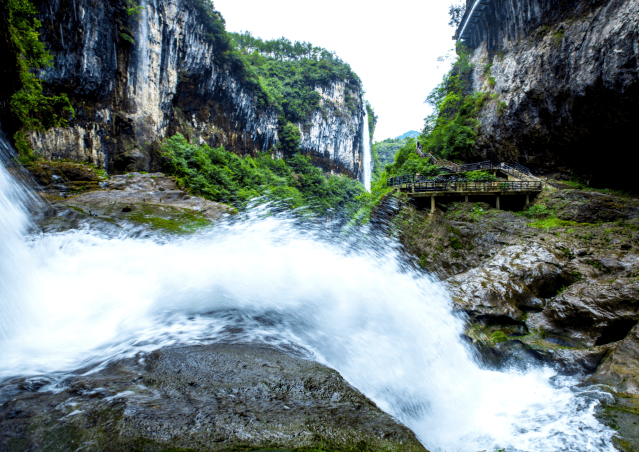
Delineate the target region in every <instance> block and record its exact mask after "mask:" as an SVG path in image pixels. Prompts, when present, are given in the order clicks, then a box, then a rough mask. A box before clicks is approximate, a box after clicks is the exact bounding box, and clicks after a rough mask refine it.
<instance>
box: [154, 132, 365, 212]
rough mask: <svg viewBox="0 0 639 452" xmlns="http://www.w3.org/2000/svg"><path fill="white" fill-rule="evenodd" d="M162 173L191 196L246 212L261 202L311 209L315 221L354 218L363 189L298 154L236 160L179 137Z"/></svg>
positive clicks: (165, 151) (170, 145) (166, 147)
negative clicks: (252, 202) (250, 205)
mask: <svg viewBox="0 0 639 452" xmlns="http://www.w3.org/2000/svg"><path fill="white" fill-rule="evenodd" d="M161 156H162V163H163V166H164V170H165V171H166V172H167V173H169V174H172V175H174V176H175V177H176V179H177V181H178V184H179V185H180V186H182V187H184V188H185V189H187V190H188V191H189V192H191V193H193V194H195V195H199V196H203V197H205V198H208V199H211V200H213V201H220V202H225V203H229V204H232V205H235V206H236V207H244V206H246V205H247V203H248V201H250V200H254V199H256V198H259V197H262V198H263V199H265V200H268V201H273V202H276V203H277V204H279V205H282V206H285V207H288V208H299V207H307V208H308V209H307V210H309V211H311V212H313V213H315V214H317V215H328V214H330V215H335V214H336V213H342V214H345V215H351V214H352V213H354V212H355V211H356V210H357V209H358V208H359V205H360V201H358V200H357V199H356V198H357V196H359V195H360V194H361V193H362V192H363V191H364V188H363V186H362V184H360V183H359V182H358V181H355V180H353V179H349V178H346V177H339V176H331V177H329V178H328V179H327V178H326V177H324V174H323V173H322V170H320V169H319V168H317V167H315V166H313V165H312V164H311V161H310V159H309V158H308V157H305V156H303V155H301V154H299V153H296V154H294V155H292V156H291V157H290V158H287V159H285V160H274V159H272V158H271V156H270V155H269V154H267V153H263V154H259V155H258V156H257V157H256V158H252V157H250V156H249V157H238V156H237V155H235V154H233V153H232V152H228V151H226V150H225V149H224V147H222V146H220V147H219V148H211V147H209V146H207V145H202V146H198V145H194V144H191V143H189V142H188V141H187V140H186V138H184V136H182V135H180V134H177V135H174V136H173V137H171V138H169V139H167V140H166V141H165V142H164V144H163V146H162V151H161Z"/></svg>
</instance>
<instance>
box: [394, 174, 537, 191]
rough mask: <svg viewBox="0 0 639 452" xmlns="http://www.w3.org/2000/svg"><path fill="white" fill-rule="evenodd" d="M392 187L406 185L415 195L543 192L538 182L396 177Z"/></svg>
mask: <svg viewBox="0 0 639 452" xmlns="http://www.w3.org/2000/svg"><path fill="white" fill-rule="evenodd" d="M388 183H389V185H390V186H401V185H406V188H408V189H410V190H411V191H412V192H415V193H423V192H460V193H478V192H491V193H494V192H519V191H541V190H542V188H543V187H542V182H541V181H539V182H536V181H513V182H506V181H498V182H428V181H425V182H421V181H417V182H415V178H414V176H403V177H394V178H391V179H389V181H388Z"/></svg>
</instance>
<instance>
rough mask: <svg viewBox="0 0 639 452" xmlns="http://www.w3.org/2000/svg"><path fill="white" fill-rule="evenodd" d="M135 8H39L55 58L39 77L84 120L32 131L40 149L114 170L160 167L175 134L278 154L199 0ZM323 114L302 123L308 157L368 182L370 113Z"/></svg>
mask: <svg viewBox="0 0 639 452" xmlns="http://www.w3.org/2000/svg"><path fill="white" fill-rule="evenodd" d="M129 3H130V4H129ZM129 3H126V2H124V1H115V2H107V3H100V4H95V3H92V2H89V1H88V0H74V1H67V0H43V1H42V2H40V3H39V4H37V7H38V9H39V11H40V20H41V21H42V24H43V28H42V30H41V33H42V39H43V41H44V42H45V44H46V46H47V48H48V49H49V51H50V52H51V54H52V55H53V56H54V66H53V67H52V68H50V69H46V70H45V71H43V72H42V74H41V76H42V78H43V79H44V80H45V82H46V87H47V89H48V90H49V91H50V92H66V93H67V94H68V95H69V97H70V99H71V101H72V104H73V106H74V108H75V111H76V116H75V118H74V119H73V120H72V121H71V123H70V125H69V127H65V128H54V129H50V130H48V131H46V132H32V133H31V134H30V136H29V138H30V141H31V143H32V145H33V147H34V149H36V150H38V151H40V152H42V154H43V156H44V157H45V158H48V159H56V158H70V159H73V160H81V161H89V162H92V163H96V164H98V165H100V166H104V167H105V168H107V170H109V171H122V170H146V171H151V170H157V169H159V162H158V159H157V142H158V140H161V139H162V138H164V137H166V136H167V135H172V134H174V133H177V132H180V133H183V134H184V135H185V136H188V137H189V139H190V140H191V141H196V142H200V143H204V142H206V143H208V144H209V145H211V146H219V145H224V146H225V147H226V149H228V150H232V151H233V152H235V153H237V154H240V155H247V154H254V153H255V152H256V151H266V150H271V149H273V148H274V146H275V145H276V144H277V143H278V113H277V111H276V109H275V108H273V107H272V105H270V104H269V102H268V99H266V98H265V96H264V94H263V93H262V92H260V90H259V86H256V83H255V81H252V82H251V81H249V80H247V77H246V76H245V74H244V73H243V71H242V68H241V67H238V65H237V64H234V63H233V62H230V63H229V61H228V60H226V59H225V55H224V52H223V51H220V48H219V46H218V43H217V42H216V40H215V39H212V38H211V35H210V32H209V30H207V27H206V23H205V22H206V20H205V18H203V16H202V15H203V13H202V9H201V6H199V3H198V1H197V0H141V2H140V3H139V6H140V7H141V9H140V10H139V12H138V14H135V13H134V14H131V8H130V7H131V6H132V5H133V6H134V5H135V4H134V3H131V2H129ZM216 46H218V47H216ZM339 86H340V83H339V81H336V82H335V83H334V84H333V85H332V86H330V87H316V89H317V90H319V91H320V92H321V93H324V92H334V91H339ZM342 91H343V90H342ZM342 94H343V93H342ZM360 97H361V96H360ZM323 111H324V114H323V115H322V112H321V111H317V112H316V113H314V114H313V116H312V118H310V119H309V120H307V121H306V123H305V124H300V125H299V126H300V129H301V130H302V134H303V140H302V143H301V148H302V151H303V152H305V153H309V154H312V155H313V156H314V157H315V160H316V161H317V164H318V165H320V166H324V167H326V168H328V169H332V170H334V171H336V172H340V173H346V174H350V175H353V176H356V177H361V176H360V175H361V169H360V168H361V160H362V157H361V155H360V154H361V152H362V150H361V145H360V142H361V139H360V138H359V137H360V136H361V133H362V128H361V127H360V125H361V123H362V118H363V117H364V109H363V106H362V107H361V108H359V109H358V110H357V111H356V112H353V113H352V114H351V115H349V116H334V114H333V113H335V111H330V109H329V110H328V111H327V110H326V109H324V110H323ZM326 113H328V114H326Z"/></svg>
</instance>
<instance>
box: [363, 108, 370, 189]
mask: <svg viewBox="0 0 639 452" xmlns="http://www.w3.org/2000/svg"><path fill="white" fill-rule="evenodd" d="M363 126H364V127H362V146H363V149H364V159H363V165H364V188H366V191H369V192H370V191H371V174H372V167H371V163H372V162H371V160H372V158H371V137H370V133H369V128H368V109H367V108H366V107H364V124H363Z"/></svg>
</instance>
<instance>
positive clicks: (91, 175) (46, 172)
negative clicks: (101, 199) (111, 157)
mask: <svg viewBox="0 0 639 452" xmlns="http://www.w3.org/2000/svg"><path fill="white" fill-rule="evenodd" d="M26 168H27V169H28V170H29V173H30V174H31V176H32V177H33V181H34V182H35V183H36V184H38V186H39V187H38V188H37V189H38V190H40V191H42V192H44V193H47V194H51V195H60V194H72V193H82V192H85V191H90V190H96V189H99V188H100V183H101V182H103V181H105V180H106V174H105V173H104V172H103V171H101V170H98V169H96V168H94V167H93V166H91V165H87V164H84V163H75V162H55V161H54V162H47V161H36V162H33V163H29V164H27V165H26Z"/></svg>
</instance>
